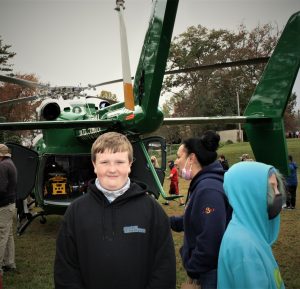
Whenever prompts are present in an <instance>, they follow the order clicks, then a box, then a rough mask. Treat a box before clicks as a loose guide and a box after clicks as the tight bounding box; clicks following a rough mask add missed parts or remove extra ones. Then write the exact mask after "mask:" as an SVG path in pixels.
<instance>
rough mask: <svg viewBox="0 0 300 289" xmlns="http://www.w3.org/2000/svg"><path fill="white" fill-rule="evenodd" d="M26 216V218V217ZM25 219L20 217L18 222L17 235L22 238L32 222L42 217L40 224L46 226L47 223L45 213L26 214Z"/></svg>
mask: <svg viewBox="0 0 300 289" xmlns="http://www.w3.org/2000/svg"><path fill="white" fill-rule="evenodd" d="M24 215H25V216H24ZM24 215H23V217H20V216H19V215H18V222H17V235H18V236H21V235H22V234H23V233H24V231H25V230H26V228H27V227H28V226H29V225H30V224H31V222H32V221H33V220H34V219H36V218H37V217H41V220H40V223H41V224H45V223H46V221H47V220H46V218H45V212H43V211H41V212H37V213H34V214H31V213H27V214H24Z"/></svg>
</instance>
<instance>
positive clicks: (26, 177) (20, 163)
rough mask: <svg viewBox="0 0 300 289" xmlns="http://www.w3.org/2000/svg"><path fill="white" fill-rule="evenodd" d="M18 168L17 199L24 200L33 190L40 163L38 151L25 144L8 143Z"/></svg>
mask: <svg viewBox="0 0 300 289" xmlns="http://www.w3.org/2000/svg"><path fill="white" fill-rule="evenodd" d="M6 145H7V146H8V147H9V148H10V149H11V158H12V160H13V162H14V164H15V166H16V168H17V170H18V183H17V200H24V199H26V198H27V196H28V195H29V194H30V193H31V191H32V190H33V187H34V184H35V177H36V173H37V167H38V163H39V157H38V153H37V152H35V151H33V150H31V149H28V148H26V147H24V146H21V145H18V144H15V143H7V144H6Z"/></svg>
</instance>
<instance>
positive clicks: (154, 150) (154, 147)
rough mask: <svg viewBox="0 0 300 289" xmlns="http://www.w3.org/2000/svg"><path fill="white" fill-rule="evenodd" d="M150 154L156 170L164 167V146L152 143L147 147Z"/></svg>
mask: <svg viewBox="0 0 300 289" xmlns="http://www.w3.org/2000/svg"><path fill="white" fill-rule="evenodd" d="M147 150H148V154H149V156H150V159H151V162H152V164H153V166H154V167H155V168H161V167H162V145H161V143H160V142H150V143H148V145H147Z"/></svg>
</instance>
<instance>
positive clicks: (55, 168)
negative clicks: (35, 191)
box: [43, 155, 95, 200]
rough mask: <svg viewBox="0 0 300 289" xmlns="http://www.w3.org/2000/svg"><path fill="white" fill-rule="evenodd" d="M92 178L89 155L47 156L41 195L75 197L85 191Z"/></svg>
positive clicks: (57, 197) (63, 198) (60, 198)
mask: <svg viewBox="0 0 300 289" xmlns="http://www.w3.org/2000/svg"><path fill="white" fill-rule="evenodd" d="M93 178H95V174H94V169H93V165H92V162H91V156H90V155H70V156H66V155H64V156H60V155H59V156H58V155H55V156H47V159H46V162H45V169H44V182H43V196H44V198H45V199H55V200H66V199H73V198H76V197H78V196H80V195H82V194H84V193H86V191H87V186H88V182H89V180H91V179H93Z"/></svg>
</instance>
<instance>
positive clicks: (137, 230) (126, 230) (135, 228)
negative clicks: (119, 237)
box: [123, 226, 146, 234]
mask: <svg viewBox="0 0 300 289" xmlns="http://www.w3.org/2000/svg"><path fill="white" fill-rule="evenodd" d="M123 232H124V233H125V234H131V233H142V234H145V233H146V229H144V228H139V227H138V226H128V227H123Z"/></svg>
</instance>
